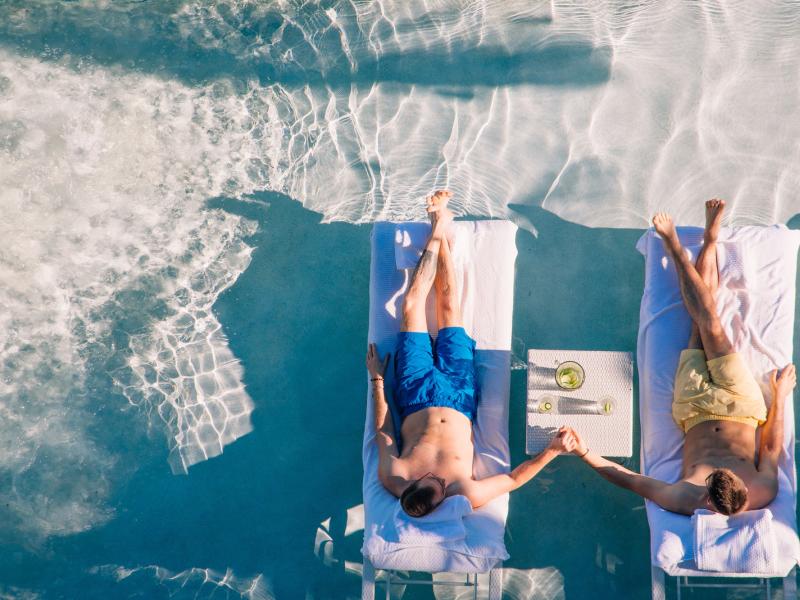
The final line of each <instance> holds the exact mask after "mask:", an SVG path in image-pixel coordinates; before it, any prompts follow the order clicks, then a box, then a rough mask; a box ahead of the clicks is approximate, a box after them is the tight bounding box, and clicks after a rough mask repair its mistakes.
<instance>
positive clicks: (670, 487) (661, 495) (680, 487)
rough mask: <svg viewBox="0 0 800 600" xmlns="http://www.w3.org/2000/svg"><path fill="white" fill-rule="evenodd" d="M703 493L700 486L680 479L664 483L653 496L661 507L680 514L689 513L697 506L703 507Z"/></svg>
mask: <svg viewBox="0 0 800 600" xmlns="http://www.w3.org/2000/svg"><path fill="white" fill-rule="evenodd" d="M704 498H705V493H704V489H703V488H702V486H698V485H697V484H695V483H692V482H691V481H687V480H685V479H682V480H681V481H677V482H675V483H670V484H666V485H664V487H662V488H661V489H660V490H659V492H658V493H657V494H656V496H655V497H654V498H651V499H652V500H653V501H654V502H655V503H656V504H658V505H659V506H660V507H661V508H663V509H666V510H668V511H670V512H675V513H679V514H682V515H691V514H693V513H694V511H695V510H696V509H698V508H703V507H704V506H705V503H704Z"/></svg>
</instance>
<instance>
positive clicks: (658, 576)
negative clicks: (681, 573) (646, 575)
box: [650, 565, 667, 600]
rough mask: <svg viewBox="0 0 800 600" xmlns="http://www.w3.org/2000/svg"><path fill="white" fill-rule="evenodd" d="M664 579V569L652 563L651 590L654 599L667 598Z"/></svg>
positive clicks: (664, 599) (661, 599) (662, 599)
mask: <svg viewBox="0 0 800 600" xmlns="http://www.w3.org/2000/svg"><path fill="white" fill-rule="evenodd" d="M664 579H665V578H664V571H662V570H661V569H659V568H658V567H656V566H655V565H651V566H650V590H651V596H652V597H653V600H667V588H666V583H665V581H664Z"/></svg>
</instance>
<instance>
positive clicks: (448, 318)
mask: <svg viewBox="0 0 800 600" xmlns="http://www.w3.org/2000/svg"><path fill="white" fill-rule="evenodd" d="M451 197H452V194H450V193H449V192H437V193H436V194H434V195H433V196H431V197H430V198H429V199H428V211H429V214H430V217H431V223H434V222H435V221H436V220H437V219H441V218H449V219H452V213H451V212H450V209H449V208H447V203H448V201H449V200H450V198H451ZM451 239H452V228H450V227H448V231H447V232H446V234H445V238H444V239H443V240H442V243H441V245H440V246H439V256H438V259H437V263H436V279H435V281H434V286H435V289H436V322H437V326H438V328H439V329H442V328H444V327H461V306H460V305H459V303H458V287H457V284H456V274H455V270H454V268H453V260H452V254H451V249H452V248H451V245H450V244H451V241H450V240H451Z"/></svg>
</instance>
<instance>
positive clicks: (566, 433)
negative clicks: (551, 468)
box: [547, 427, 577, 454]
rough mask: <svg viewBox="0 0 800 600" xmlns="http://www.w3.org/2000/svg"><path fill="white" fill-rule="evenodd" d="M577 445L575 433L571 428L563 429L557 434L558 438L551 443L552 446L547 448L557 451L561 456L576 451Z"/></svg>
mask: <svg viewBox="0 0 800 600" xmlns="http://www.w3.org/2000/svg"><path fill="white" fill-rule="evenodd" d="M576 443H577V442H576V441H575V432H574V431H572V429H570V428H569V427H562V428H561V429H559V430H558V433H556V437H554V438H553V439H552V440H551V441H550V445H549V446H548V447H547V448H548V449H549V450H555V451H556V452H558V453H559V454H566V453H568V452H573V451H574V450H575V447H576V446H575V445H576Z"/></svg>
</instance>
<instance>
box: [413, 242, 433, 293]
mask: <svg viewBox="0 0 800 600" xmlns="http://www.w3.org/2000/svg"><path fill="white" fill-rule="evenodd" d="M434 277H436V267H435V262H434V257H433V252H431V251H430V250H424V251H423V252H422V256H421V257H420V259H419V262H418V263H417V266H416V267H414V273H413V274H412V275H411V287H414V286H415V285H419V284H429V283H431V282H433V278H434Z"/></svg>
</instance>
